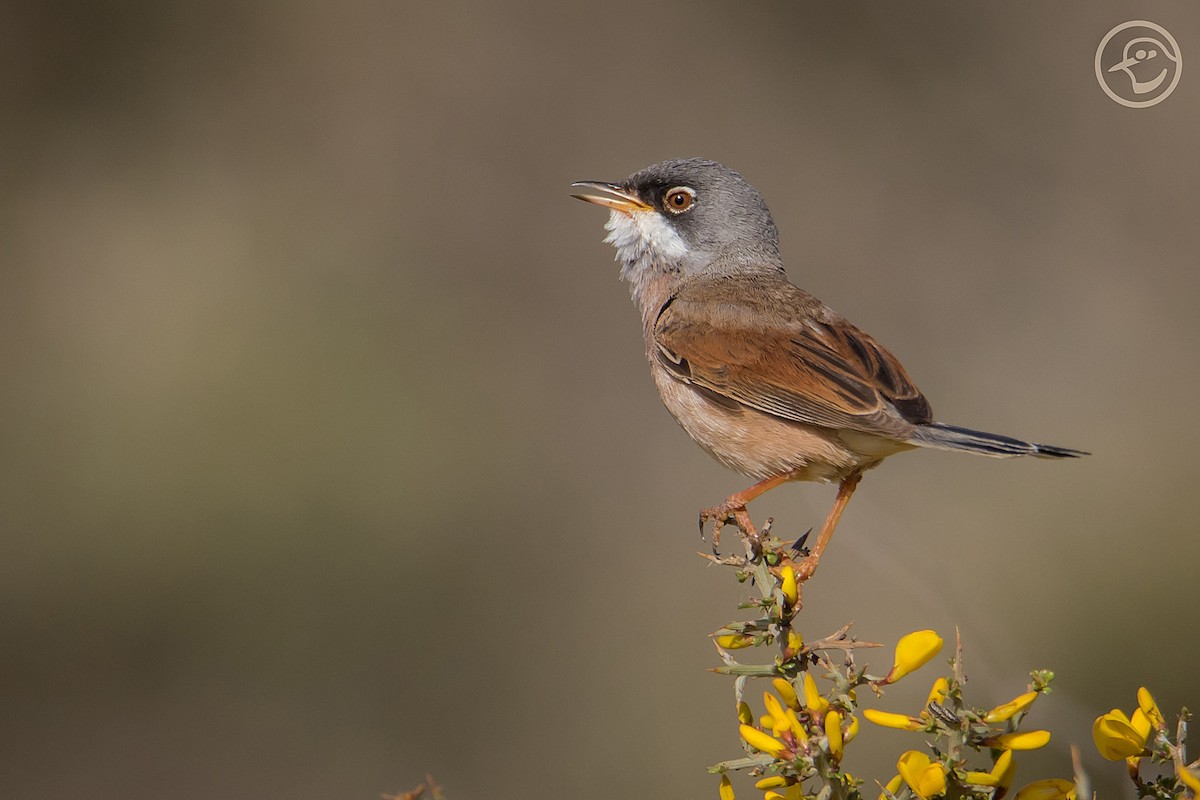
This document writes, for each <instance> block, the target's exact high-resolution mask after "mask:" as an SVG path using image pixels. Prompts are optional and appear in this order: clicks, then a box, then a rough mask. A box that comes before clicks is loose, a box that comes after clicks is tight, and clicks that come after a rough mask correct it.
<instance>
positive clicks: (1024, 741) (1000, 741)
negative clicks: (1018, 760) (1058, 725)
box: [992, 731, 1050, 750]
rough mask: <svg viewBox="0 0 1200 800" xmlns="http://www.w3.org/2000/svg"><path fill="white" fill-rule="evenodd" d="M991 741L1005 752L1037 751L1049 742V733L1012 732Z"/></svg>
mask: <svg viewBox="0 0 1200 800" xmlns="http://www.w3.org/2000/svg"><path fill="white" fill-rule="evenodd" d="M992 741H993V742H994V743H995V746H996V747H1000V748H1003V749H1005V750H1037V749H1038V748H1039V747H1045V746H1046V745H1047V744H1048V743H1049V742H1050V731H1014V732H1013V733H1006V734H1004V735H1003V736H997V737H995V738H994V739H992Z"/></svg>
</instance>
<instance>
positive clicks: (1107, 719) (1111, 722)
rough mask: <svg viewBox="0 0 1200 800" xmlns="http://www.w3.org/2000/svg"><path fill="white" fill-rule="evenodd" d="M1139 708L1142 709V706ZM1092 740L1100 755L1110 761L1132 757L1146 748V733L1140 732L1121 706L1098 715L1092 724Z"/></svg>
mask: <svg viewBox="0 0 1200 800" xmlns="http://www.w3.org/2000/svg"><path fill="white" fill-rule="evenodd" d="M1138 710H1139V711H1141V709H1140V708H1139V709H1138ZM1143 716H1144V715H1143ZM1092 740H1093V741H1095V743H1096V749H1097V750H1098V751H1099V752H1100V755H1102V756H1104V757H1105V758H1107V759H1108V760H1109V761H1120V760H1121V759H1122V758H1132V757H1134V756H1138V755H1141V753H1142V752H1143V751H1144V750H1145V749H1146V735H1145V734H1143V733H1141V732H1139V731H1138V730H1137V729H1136V728H1135V727H1134V726H1133V723H1132V722H1131V721H1130V719H1129V717H1127V716H1125V712H1124V711H1122V710H1121V709H1119V708H1114V709H1113V710H1112V711H1110V712H1108V713H1107V714H1101V715H1100V716H1098V717H1096V722H1095V723H1094V724H1093V725H1092Z"/></svg>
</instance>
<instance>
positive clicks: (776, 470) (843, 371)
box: [572, 159, 1087, 577]
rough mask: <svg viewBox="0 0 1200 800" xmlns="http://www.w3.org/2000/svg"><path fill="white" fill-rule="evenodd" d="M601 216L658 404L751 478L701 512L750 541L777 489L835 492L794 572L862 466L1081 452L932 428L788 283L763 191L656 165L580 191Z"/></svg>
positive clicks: (829, 531)
mask: <svg viewBox="0 0 1200 800" xmlns="http://www.w3.org/2000/svg"><path fill="white" fill-rule="evenodd" d="M572 187H573V188H577V189H580V190H582V191H581V192H580V193H579V194H575V195H573V197H576V198H578V199H580V200H585V201H587V202H589V203H595V204H597V205H601V206H604V207H606V208H608V209H610V210H611V213H610V215H609V219H608V223H607V224H606V225H605V229H606V230H607V231H608V236H607V238H606V239H605V241H606V242H608V243H610V244H612V245H613V246H614V247H616V249H617V256H616V259H617V261H618V262H620V265H621V277H622V278H623V279H624V280H626V281H628V282H629V284H630V289H631V292H632V295H633V301H634V303H635V305H637V307H638V309H639V310H640V311H641V314H642V330H643V333H644V335H645V343H646V356H647V358H648V359H649V361H650V372H651V374H652V375H653V377H654V383H655V385H656V386H657V387H658V392H659V395H660V396H661V397H662V401H663V403H664V404H665V405H666V407H667V410H668V411H670V412H671V415H672V416H673V417H675V419H676V420H677V421H678V422H679V424H680V425H681V426H683V429H684V430H685V431H687V433H688V435H690V436H691V437H692V438H693V439H694V440H695V441H696V443H697V444H699V445H700V446H701V447H702V448H704V449H705V450H706V451H708V453H709V454H710V455H712V456H713V458H715V459H716V460H717V461H719V462H721V463H722V464H724V465H725V466H727V467H730V468H732V469H734V470H736V471H738V472H740V473H742V474H743V475H746V476H748V477H751V478H754V479H755V480H757V481H758V482H757V483H755V484H754V485H753V486H751V487H750V488H748V489H746V490H744V491H741V492H738V493H737V494H734V495H730V496H729V497H728V498H727V499H726V500H725V501H724V502H723V503H721V504H720V505H718V506H716V507H714V508H706V509H704V510H703V511H701V512H700V527H701V531H703V529H704V524H705V522H706V521H707V520H714V521H715V522H716V525H717V530H718V532H719V530H720V528H721V527H722V526H723V525H725V524H729V523H733V524H735V525H737V526H738V527H739V528H740V529H741V530H742V531H743V533H745V534H747V535H749V536H751V537H757V536H758V532H757V531H756V530H755V528H754V525H753V523H752V522H751V520H750V516H749V514H748V513H747V511H746V504H747V503H749V502H750V501H751V500H753V499H754V498H756V497H758V496H759V495H761V494H762V493H763V492H766V491H768V490H769V489H772V488H774V487H776V486H778V485H780V484H782V483H785V482H787V481H805V480H807V481H822V482H826V483H833V482H837V483H838V484H839V487H838V493H837V499H836V501H835V502H834V505H833V508H832V509H831V510H830V512H829V515H828V517H827V518H826V520H825V523H824V525H823V526H822V528H821V531H820V533H819V534H818V537H817V541H816V543H815V545H814V546H813V547H812V549H811V553H810V555H809V557H808V558H807V559H806V560H805V562H804V567H803V569H804V572H803V574H802V577H808V576H809V575H811V574H812V572H813V570H815V569H816V564H817V561H818V559H819V558H820V556H821V552H822V551H823V550H824V549H825V547H826V545H827V544H828V543H829V539H830V537H831V536H832V535H833V531H834V528H835V527H836V526H837V523H838V519H839V518H840V517H841V514H842V511H843V510H844V509H845V507H846V503H847V502H848V501H849V500H850V496H851V494H853V492H854V489H855V487H856V486H857V485H858V481H859V478H860V477H861V475H862V473H863V471H864V470H868V469H870V468H871V467H874V466H876V465H877V464H879V462H881V461H882V460H883V459H885V458H887V457H888V456H890V455H893V454H895V453H899V452H902V451H904V450H911V449H913V448H917V447H934V448H939V449H943V450H960V451H963V452H967V453H978V454H980V455H986V456H994V457H998V458H1007V457H1011V456H1026V455H1028V456H1037V457H1039V458H1073V457H1076V456H1082V455H1087V454H1086V453H1084V452H1082V451H1079V450H1071V449H1068V448H1065V447H1055V446H1052V445H1045V444H1035V443H1033V442H1025V441H1021V440H1020V439H1013V438H1011V437H1008V436H1000V435H998V434H994V433H984V432H983V431H975V430H970V429H969V428H960V427H957V426H954V425H946V424H943V423H940V422H935V421H934V419H933V412H932V411H931V409H930V406H929V402H928V401H927V400H926V399H925V397H924V395H922V394H921V392H920V391H919V390H918V389H917V387H916V385H914V384H913V382H912V380H911V379H910V378H909V377H908V373H906V372H905V371H904V367H902V366H901V365H900V362H899V361H897V360H896V357H895V356H893V355H892V354H891V353H889V352H888V351H887V350H885V349H884V348H883V346H882V345H880V344H879V343H878V342H876V341H875V340H874V339H873V338H871V337H870V336H868V335H867V334H866V333H864V332H862V331H860V330H859V329H858V328H856V327H854V325H852V324H851V323H850V322H849V321H847V320H846V319H845V318H844V317H842V316H841V315H839V314H838V313H837V312H835V311H833V310H832V309H830V308H829V307H828V306H826V305H824V304H823V303H822V302H821V301H820V300H818V299H817V298H815V297H813V296H812V295H810V294H809V293H807V292H805V291H804V290H803V289H799V288H797V287H796V286H794V285H793V284H792V283H791V282H789V281H788V278H787V275H786V273H785V272H784V267H783V261H782V259H781V258H780V255H779V232H778V229H777V228H776V227H775V222H774V220H772V218H771V212H770V211H768V210H767V205H766V203H765V202H764V201H763V198H762V196H761V195H760V194H759V193H758V191H756V190H755V189H754V187H753V186H751V185H750V184H749V183H747V182H746V180H745V179H744V178H742V176H741V175H739V174H738V173H736V172H734V171H732V170H730V169H728V168H726V167H724V166H723V165H721V164H718V163H716V162H715V161H705V160H701V159H682V160H674V161H664V162H662V163H661V164H654V165H653V166H649V167H646V168H645V169H643V170H641V171H639V172H635V173H634V174H633V175H631V176H630V177H629V178H628V179H627V180H625V181H623V182H621V183H605V182H600V181H581V182H578V183H575V184H573V185H572Z"/></svg>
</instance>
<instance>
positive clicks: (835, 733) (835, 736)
mask: <svg viewBox="0 0 1200 800" xmlns="http://www.w3.org/2000/svg"><path fill="white" fill-rule="evenodd" d="M825 736H826V738H827V739H829V757H830V758H832V759H833V760H834V761H841V760H842V751H843V745H844V744H845V742H844V741H843V739H842V715H841V714H839V713H838V712H836V711H830V712H829V713H828V714H826V715H825Z"/></svg>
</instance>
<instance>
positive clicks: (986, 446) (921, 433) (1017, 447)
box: [909, 422, 1089, 458]
mask: <svg viewBox="0 0 1200 800" xmlns="http://www.w3.org/2000/svg"><path fill="white" fill-rule="evenodd" d="M909 442H910V443H912V444H915V445H917V446H919V447H937V448H940V449H942V450H966V451H967V452H970V453H979V454H980V455H984V456H992V457H993V458H1015V457H1017V456H1036V457H1037V458H1078V457H1079V456H1086V455H1089V453H1085V452H1084V451H1082V450H1072V449H1071V448H1069V447H1056V446H1054V445H1052V444H1037V443H1036V442H1023V441H1021V440H1020V439H1014V438H1012V437H1011V436H1001V435H1000V434H998V433H985V432H984V431H973V430H971V429H970V428H959V427H956V426H954V425H943V424H942V423H940V422H931V423H929V424H928V425H918V426H917V429H916V430H915V431H914V432H913V436H912V438H911V439H909Z"/></svg>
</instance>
